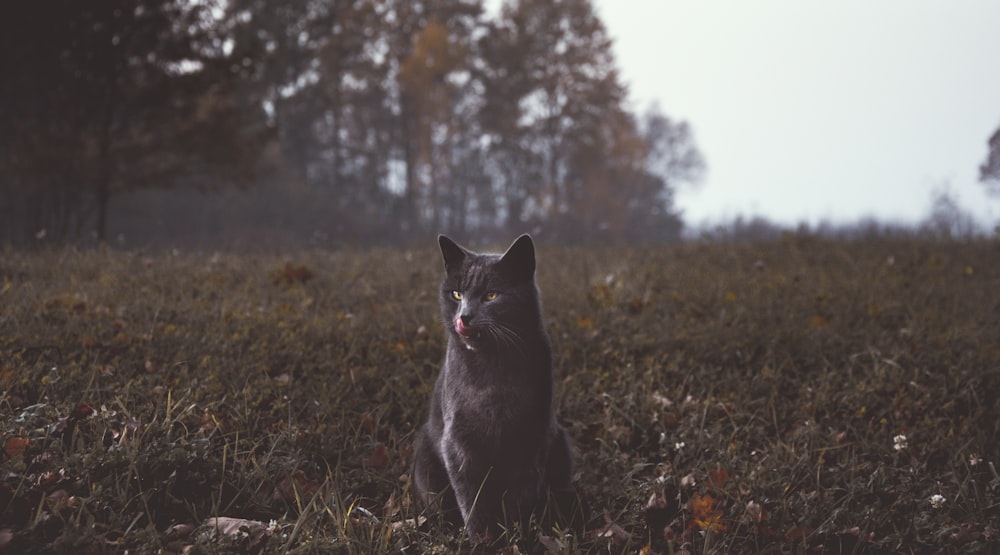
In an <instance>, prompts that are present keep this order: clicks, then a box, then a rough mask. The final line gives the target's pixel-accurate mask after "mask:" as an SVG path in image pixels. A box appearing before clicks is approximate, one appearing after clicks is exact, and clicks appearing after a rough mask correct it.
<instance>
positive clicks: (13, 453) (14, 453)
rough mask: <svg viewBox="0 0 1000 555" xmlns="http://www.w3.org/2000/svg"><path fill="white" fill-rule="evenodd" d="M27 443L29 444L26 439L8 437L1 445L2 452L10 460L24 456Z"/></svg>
mask: <svg viewBox="0 0 1000 555" xmlns="http://www.w3.org/2000/svg"><path fill="white" fill-rule="evenodd" d="M29 443H31V442H30V441H28V438H26V437H9V438H7V441H5V442H4V444H3V452H4V453H6V454H7V456H8V457H10V458H14V457H19V456H21V455H23V454H24V450H25V449H26V448H27V447H28V444H29Z"/></svg>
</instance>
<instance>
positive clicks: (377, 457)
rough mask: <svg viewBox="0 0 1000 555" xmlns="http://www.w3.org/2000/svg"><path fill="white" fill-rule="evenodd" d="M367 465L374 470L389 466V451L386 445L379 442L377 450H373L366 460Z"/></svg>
mask: <svg viewBox="0 0 1000 555" xmlns="http://www.w3.org/2000/svg"><path fill="white" fill-rule="evenodd" d="M365 466H367V467H368V468H370V469H373V470H381V469H383V468H385V467H387V466H389V453H388V450H387V449H386V448H385V445H382V444H381V443H379V444H378V445H376V446H375V450H374V451H372V454H371V455H370V456H369V457H368V460H367V461H365Z"/></svg>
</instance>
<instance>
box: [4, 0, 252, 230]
mask: <svg viewBox="0 0 1000 555" xmlns="http://www.w3.org/2000/svg"><path fill="white" fill-rule="evenodd" d="M53 4H55V5H53ZM16 9H17V10H18V13H17V14H14V15H11V14H8V16H7V17H4V18H3V23H0V51H2V52H3V66H2V68H3V69H2V71H3V76H4V79H3V81H4V85H3V86H2V87H0V105H2V106H4V107H5V109H4V110H3V112H2V113H0V123H2V125H3V126H4V128H5V129H7V130H9V131H8V132H9V133H10V135H9V136H11V137H16V138H17V140H16V141H10V142H9V143H8V144H7V145H5V147H4V148H2V149H0V152H2V155H3V158H2V159H0V164H2V165H3V167H4V169H5V171H4V174H5V175H4V178H3V180H4V185H5V188H6V189H7V190H8V192H10V193H11V194H12V195H13V197H14V198H15V199H16V200H15V201H14V202H15V203H16V204H21V205H23V209H24V211H23V213H24V214H25V217H24V218H23V220H22V221H21V222H20V223H21V225H23V226H24V228H23V229H22V230H20V234H22V235H23V234H24V233H33V232H34V231H36V230H39V229H45V230H47V232H48V233H50V234H51V235H52V236H56V237H63V238H70V237H72V236H75V235H78V234H79V233H80V231H82V228H83V226H84V225H88V224H91V225H93V229H94V231H95V234H96V237H97V238H98V239H99V240H103V239H104V236H105V233H106V225H107V213H108V207H109V202H110V200H111V198H112V196H113V195H116V194H118V193H120V192H123V191H128V190H133V189H136V188H155V187H174V186H177V185H190V186H195V187H198V188H201V189H205V190H208V189H214V188H217V187H221V186H224V185H228V184H239V183H246V182H247V181H248V179H249V178H250V177H251V175H252V173H253V170H254V169H255V168H256V164H255V163H254V161H255V160H256V159H257V155H258V153H259V152H260V149H261V148H262V146H263V144H264V142H265V140H266V139H267V137H268V134H269V129H268V128H267V126H266V125H265V120H264V118H263V111H262V110H261V109H260V108H259V106H257V105H255V104H254V102H252V101H249V102H241V98H240V97H239V95H237V94H236V86H237V84H238V82H239V79H240V78H241V76H242V74H243V72H244V70H245V68H246V67H248V66H250V65H252V62H251V63H246V62H245V61H244V59H243V58H242V55H243V53H242V52H236V51H233V50H232V48H231V43H230V42H229V41H228V40H227V37H226V36H224V35H222V34H220V33H219V27H218V23H219V19H218V17H217V14H218V13H221V7H220V6H219V5H216V4H214V3H213V2H208V1H205V2H185V1H182V0H175V1H168V2H159V1H153V0H108V1H104V2H97V3H91V2H73V1H70V0H63V1H61V2H49V3H19V4H18V5H17V8H16ZM7 231H8V232H10V233H12V234H15V233H17V230H7Z"/></svg>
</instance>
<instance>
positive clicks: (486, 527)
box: [444, 445, 500, 541]
mask: <svg viewBox="0 0 1000 555" xmlns="http://www.w3.org/2000/svg"><path fill="white" fill-rule="evenodd" d="M444 459H445V467H446V468H447V470H448V477H449V479H450V481H451V489H452V491H453V492H454V493H455V500H456V501H457V503H458V507H459V510H460V511H461V513H462V520H463V521H464V522H465V528H466V531H467V532H468V534H469V537H470V538H471V539H473V540H476V541H481V540H486V539H488V538H489V537H490V535H491V531H492V530H493V529H495V528H496V524H497V516H498V514H497V507H498V505H499V501H500V496H499V492H497V491H496V489H497V486H496V480H495V479H494V480H491V479H490V474H491V473H492V472H493V468H492V467H491V466H489V465H488V464H485V463H484V462H483V461H479V460H477V459H475V458H473V457H466V456H465V453H464V451H463V450H461V449H459V448H457V447H456V446H454V445H451V446H448V445H446V448H445V453H444Z"/></svg>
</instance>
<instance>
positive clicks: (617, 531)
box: [597, 509, 632, 546]
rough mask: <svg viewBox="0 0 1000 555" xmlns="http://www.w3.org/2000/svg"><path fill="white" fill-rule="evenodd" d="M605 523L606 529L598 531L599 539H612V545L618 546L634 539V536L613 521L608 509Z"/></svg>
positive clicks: (605, 511) (605, 513) (605, 512)
mask: <svg viewBox="0 0 1000 555" xmlns="http://www.w3.org/2000/svg"><path fill="white" fill-rule="evenodd" d="M604 523H605V524H604V527H603V528H601V529H600V530H598V531H597V537H599V538H611V543H613V544H614V545H616V546H621V545H623V544H625V543H626V542H627V541H629V540H630V539H631V538H632V534H630V533H628V531H626V530H625V529H624V528H622V527H621V526H619V525H618V524H616V523H615V522H614V521H613V520H612V519H611V513H609V512H608V510H607V509H604Z"/></svg>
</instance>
